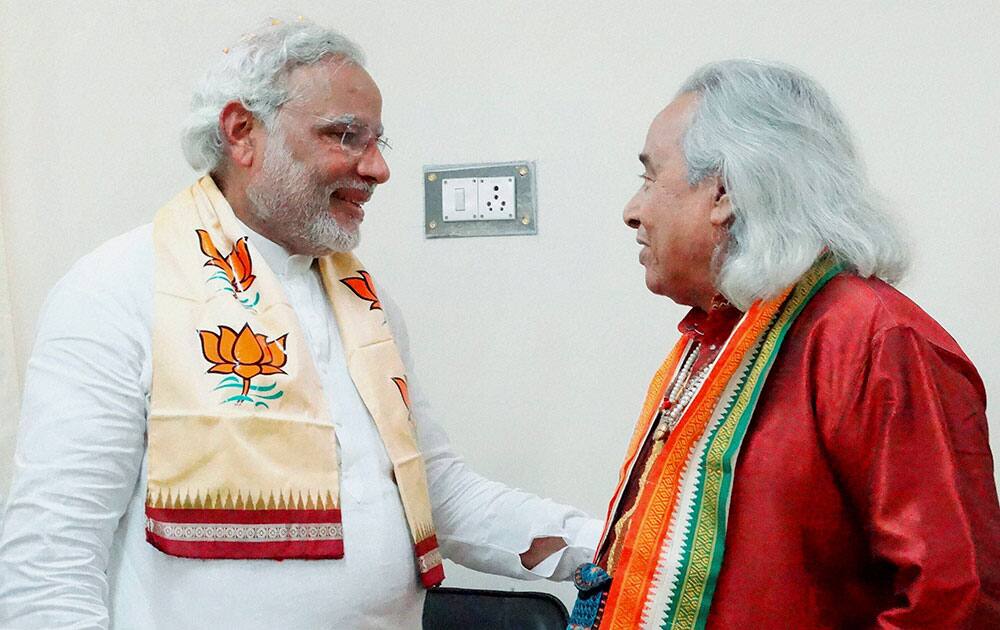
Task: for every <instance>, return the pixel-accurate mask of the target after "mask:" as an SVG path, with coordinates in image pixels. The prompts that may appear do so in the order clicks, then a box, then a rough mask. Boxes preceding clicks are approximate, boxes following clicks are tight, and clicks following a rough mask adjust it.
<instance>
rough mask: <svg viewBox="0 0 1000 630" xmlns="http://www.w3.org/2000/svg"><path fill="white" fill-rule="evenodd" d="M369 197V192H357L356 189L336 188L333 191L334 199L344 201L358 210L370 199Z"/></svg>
mask: <svg viewBox="0 0 1000 630" xmlns="http://www.w3.org/2000/svg"><path fill="white" fill-rule="evenodd" d="M371 196H372V195H371V193H370V192H369V191H367V190H359V189H357V188H338V189H337V190H335V191H333V197H334V199H340V200H341V201H346V202H347V203H350V204H354V205H355V206H357V207H359V208H360V207H361V206H362V205H363V204H364V203H366V202H367V201H368V200H369V199H371Z"/></svg>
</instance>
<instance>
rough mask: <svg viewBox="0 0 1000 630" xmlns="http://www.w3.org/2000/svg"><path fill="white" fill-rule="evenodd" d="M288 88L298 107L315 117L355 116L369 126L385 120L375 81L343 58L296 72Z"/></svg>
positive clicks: (316, 64) (296, 70)
mask: <svg viewBox="0 0 1000 630" xmlns="http://www.w3.org/2000/svg"><path fill="white" fill-rule="evenodd" d="M287 86H288V90H289V93H290V94H291V95H292V98H293V99H294V100H295V101H296V102H297V104H298V106H300V107H303V108H306V109H308V110H309V111H310V112H311V113H314V114H316V115H320V116H331V115H339V114H355V115H357V116H358V118H359V119H361V120H363V121H365V122H369V123H371V122H377V121H378V120H379V119H380V118H381V116H382V94H381V92H379V89H378V86H377V85H375V81H374V80H372V78H371V76H370V75H369V74H368V73H367V72H366V71H365V69H364V68H362V67H360V66H358V65H357V64H355V63H353V62H351V61H349V60H346V59H344V58H343V57H332V58H327V59H323V60H321V61H318V62H316V63H314V64H312V65H308V66H299V67H297V68H295V69H293V70H292V71H291V72H290V73H289V75H288V79H287ZM366 119H367V120H366Z"/></svg>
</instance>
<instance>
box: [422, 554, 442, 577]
mask: <svg viewBox="0 0 1000 630" xmlns="http://www.w3.org/2000/svg"><path fill="white" fill-rule="evenodd" d="M441 562H442V559H441V551H440V550H438V549H432V550H430V551H428V552H427V553H425V554H424V555H422V556H420V557H419V558H417V568H418V569H420V572H421V573H429V572H430V570H431V569H433V568H434V567H436V566H439V565H440V564H441Z"/></svg>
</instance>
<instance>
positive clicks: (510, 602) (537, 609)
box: [424, 587, 569, 630]
mask: <svg viewBox="0 0 1000 630" xmlns="http://www.w3.org/2000/svg"><path fill="white" fill-rule="evenodd" d="M568 621H569V615H568V614H567V613H566V607H565V606H563V603H562V602H561V601H559V599H558V598H556V597H554V596H553V595H549V594H548V593H523V592H516V591H487V590H478V589H473V588H448V587H440V588H432V589H430V590H429V591H427V601H426V603H425V604H424V630H550V629H551V630H566V623H567V622H568Z"/></svg>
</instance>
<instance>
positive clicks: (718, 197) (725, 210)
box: [708, 175, 733, 227]
mask: <svg viewBox="0 0 1000 630" xmlns="http://www.w3.org/2000/svg"><path fill="white" fill-rule="evenodd" d="M732 218H733V204H732V203H731V202H730V201H729V193H728V192H726V185H725V184H724V183H723V182H722V178H721V177H719V176H718V175H716V176H715V201H714V203H713V204H712V211H711V212H710V213H709V215H708V220H709V221H711V223H712V225H714V226H715V227H724V226H726V225H727V224H728V223H729V222H730V221H731V220H732Z"/></svg>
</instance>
